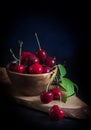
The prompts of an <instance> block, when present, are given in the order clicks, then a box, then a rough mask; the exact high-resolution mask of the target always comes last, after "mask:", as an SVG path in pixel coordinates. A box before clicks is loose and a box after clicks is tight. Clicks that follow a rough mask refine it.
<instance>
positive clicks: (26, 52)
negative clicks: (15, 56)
mask: <svg viewBox="0 0 91 130" xmlns="http://www.w3.org/2000/svg"><path fill="white" fill-rule="evenodd" d="M30 55H32V53H31V52H29V51H23V52H22V53H21V60H23V59H25V57H27V56H30Z"/></svg>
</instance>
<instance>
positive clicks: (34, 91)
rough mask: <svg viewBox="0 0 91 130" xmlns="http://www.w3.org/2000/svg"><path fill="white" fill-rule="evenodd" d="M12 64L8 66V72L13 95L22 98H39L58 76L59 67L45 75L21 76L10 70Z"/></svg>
mask: <svg viewBox="0 0 91 130" xmlns="http://www.w3.org/2000/svg"><path fill="white" fill-rule="evenodd" d="M9 66H10V64H8V65H7V66H6V71H7V74H8V77H9V79H10V81H11V85H12V93H15V95H17V96H18V95H21V96H37V95H39V94H40V93H41V92H42V91H44V90H45V89H46V86H47V84H48V83H49V81H50V84H52V82H53V80H54V78H55V76H56V74H57V66H55V67H54V68H53V70H52V71H51V72H50V73H43V74H21V73H16V72H12V71H10V70H9Z"/></svg>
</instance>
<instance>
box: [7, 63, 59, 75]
mask: <svg viewBox="0 0 91 130" xmlns="http://www.w3.org/2000/svg"><path fill="white" fill-rule="evenodd" d="M9 65H10V63H9V64H7V65H6V70H7V72H9V73H11V74H15V75H19V76H32V77H34V76H46V75H49V74H53V72H54V70H56V71H57V65H55V66H54V67H53V69H52V70H51V71H50V72H49V73H42V74H27V73H17V72H13V71H11V70H9Z"/></svg>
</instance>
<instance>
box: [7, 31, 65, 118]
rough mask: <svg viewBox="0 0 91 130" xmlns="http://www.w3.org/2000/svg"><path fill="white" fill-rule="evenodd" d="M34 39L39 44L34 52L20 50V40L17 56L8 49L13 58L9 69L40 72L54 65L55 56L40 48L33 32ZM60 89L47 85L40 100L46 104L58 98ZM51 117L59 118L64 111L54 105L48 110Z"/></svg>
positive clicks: (50, 68)
mask: <svg viewBox="0 0 91 130" xmlns="http://www.w3.org/2000/svg"><path fill="white" fill-rule="evenodd" d="M35 36H36V40H37V43H38V46H39V49H38V50H36V51H35V53H32V52H29V51H22V44H23V42H22V41H19V45H20V49H19V58H16V56H15V55H14V53H13V51H12V50H11V49H10V52H11V54H12V56H13V58H14V60H15V62H11V64H10V68H9V69H10V70H11V71H13V72H17V73H24V74H42V73H49V72H50V71H51V70H52V68H53V67H54V66H55V65H56V59H55V57H50V56H48V54H47V52H46V51H45V50H44V49H41V46H40V43H39V39H38V36H37V34H36V33H35ZM61 95H62V93H61V91H60V89H59V88H58V87H56V88H52V89H51V90H48V85H47V87H46V90H45V91H44V92H42V93H41V94H40V100H41V102H42V103H44V104H47V103H49V102H51V101H53V100H60V98H61ZM49 115H50V117H51V119H53V120H59V119H62V118H63V117H64V112H63V111H62V110H61V109H60V107H59V106H58V105H54V106H53V107H52V108H51V109H50V112H49Z"/></svg>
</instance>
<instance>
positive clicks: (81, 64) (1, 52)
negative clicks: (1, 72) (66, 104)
mask: <svg viewBox="0 0 91 130" xmlns="http://www.w3.org/2000/svg"><path fill="white" fill-rule="evenodd" d="M88 4H89V3H88V1H84V2H83V1H78V2H77V1H74V2H72V1H71V2H69V1H64V2H58V1H50V2H49V1H45V0H44V1H40V0H38V1H30V3H29V2H28V1H13V2H10V3H9V1H8V2H6V1H4V2H1V4H0V5H1V7H2V9H0V17H1V18H0V33H1V34H0V59H1V60H0V66H6V64H7V63H8V62H9V61H10V60H11V59H12V57H11V55H10V52H9V49H10V48H13V51H14V53H15V54H16V56H18V47H19V46H18V40H23V42H24V44H23V50H26V51H31V52H35V50H36V49H38V45H37V42H36V39H35V36H34V33H35V32H37V34H38V37H39V40H40V44H41V47H42V48H44V49H45V50H46V51H47V53H48V54H49V55H50V56H56V58H57V63H61V64H63V61H64V60H66V62H67V65H66V67H67V73H68V74H67V75H68V77H69V78H71V79H72V80H73V81H74V82H76V84H77V85H78V86H79V92H78V93H77V95H78V96H79V97H81V99H83V100H84V101H85V102H86V103H87V104H89V105H91V100H90V98H91V94H90V85H89V84H90V80H89V79H90V78H89V76H88V75H89V71H90V68H89V66H90V64H89V62H90V58H89V57H90V55H89V49H90V47H89V31H88V30H89V22H88V21H89V20H88V18H89V16H88V12H89V11H88V10H89V8H88Z"/></svg>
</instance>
